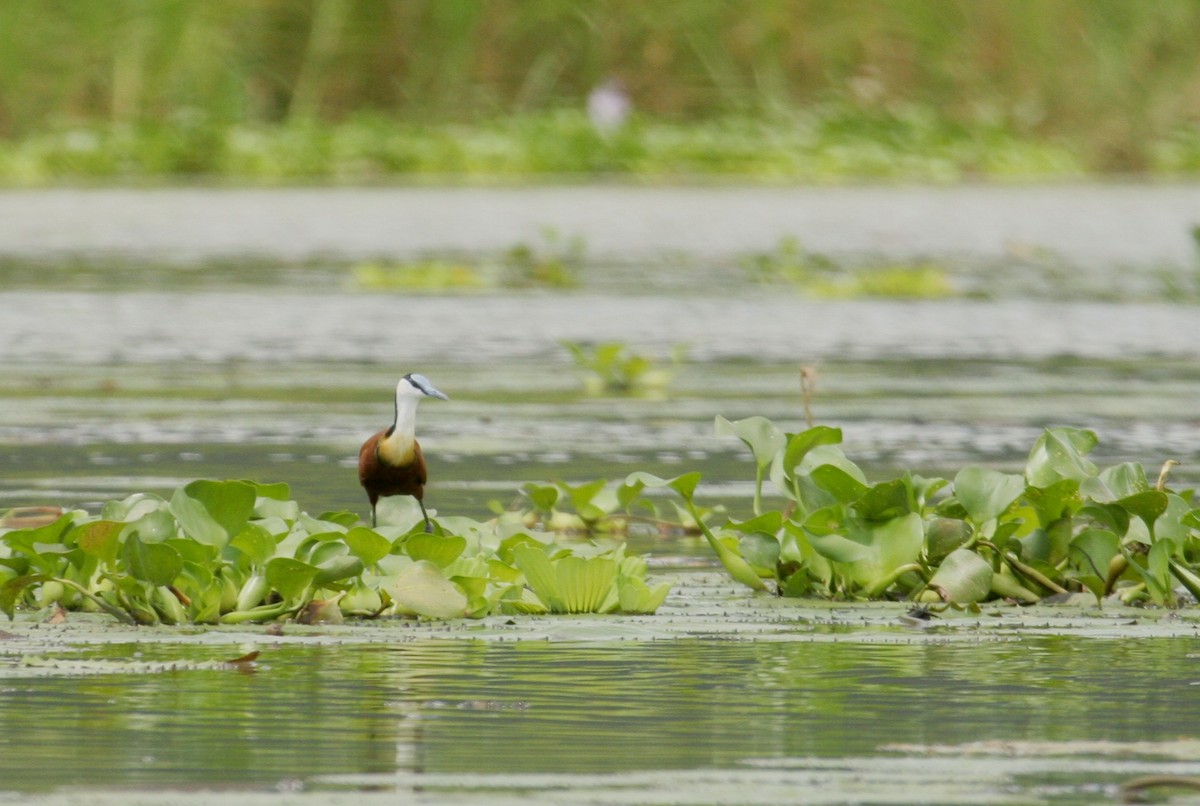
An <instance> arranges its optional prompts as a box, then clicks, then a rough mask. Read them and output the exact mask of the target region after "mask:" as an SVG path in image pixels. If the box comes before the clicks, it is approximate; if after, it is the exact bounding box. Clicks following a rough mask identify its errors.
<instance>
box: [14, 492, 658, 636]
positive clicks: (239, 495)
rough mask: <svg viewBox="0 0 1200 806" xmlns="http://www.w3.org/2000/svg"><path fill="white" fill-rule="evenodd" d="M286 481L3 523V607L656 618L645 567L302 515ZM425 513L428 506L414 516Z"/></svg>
mask: <svg viewBox="0 0 1200 806" xmlns="http://www.w3.org/2000/svg"><path fill="white" fill-rule="evenodd" d="M289 495H290V493H289V489H288V487H287V485H285V484H258V483H255V482H246V481H208V480H198V481H193V482H191V483H190V484H188V485H186V486H184V487H180V488H178V489H177V490H176V491H175V493H174V494H173V495H172V496H171V498H170V500H165V499H163V498H159V497H157V496H154V495H146V494H137V495H132V496H129V497H128V498H125V499H122V500H119V501H109V502H108V503H106V504H105V505H104V506H103V508H102V509H101V512H100V514H99V515H98V516H93V515H89V514H88V513H86V512H84V511H81V510H76V511H72V512H67V513H64V514H62V515H61V516H60V517H57V518H54V519H53V520H51V521H50V522H49V523H43V524H42V525H39V526H31V527H28V528H13V529H3V528H0V610H3V611H4V612H5V613H7V614H8V615H9V616H10V617H11V616H12V615H13V614H14V612H15V611H16V609H17V608H18V607H23V606H25V607H42V608H52V607H61V608H65V609H67V610H85V611H101V612H105V613H108V614H109V615H111V616H113V617H114V618H116V619H118V620H120V621H122V622H125V623H128V624H159V623H165V624H188V623H195V624H215V623H224V624H237V623H244V622H263V621H273V620H276V619H295V620H297V621H303V622H308V623H316V622H330V621H332V622H338V621H340V620H342V619H343V618H344V617H362V618H374V617H378V616H388V615H397V616H410V617H417V616H419V617H425V618H434V619H445V618H456V617H480V616H484V615H489V614H495V613H546V612H555V613H560V612H566V613H577V612H596V613H613V612H618V613H651V612H654V611H655V610H656V609H657V608H658V606H659V605H660V604H661V603H662V601H663V599H664V598H665V597H666V595H667V592H668V590H669V588H670V585H669V584H659V585H657V586H655V587H650V586H649V585H648V583H647V582H646V565H645V562H644V561H643V560H641V558H638V557H633V556H626V555H625V552H624V546H623V545H621V544H618V545H617V546H616V547H615V548H612V547H604V546H596V545H593V544H591V543H586V542H584V543H579V542H577V543H576V544H574V545H571V546H568V545H563V544H560V543H557V542H555V541H554V539H553V536H552V535H550V534H548V533H546V532H540V531H536V530H532V529H528V528H525V527H524V526H523V525H522V522H521V519H520V518H511V517H508V518H497V519H495V520H493V521H489V522H487V523H480V522H477V521H473V520H471V519H468V518H462V517H453V518H444V519H441V520H439V521H438V523H437V530H436V533H434V534H426V533H424V532H423V531H422V530H421V527H422V525H423V521H422V520H421V519H420V517H419V514H418V513H416V512H415V511H411V512H410V511H409V510H408V509H402V508H400V505H399V504H396V505H394V506H393V507H392V508H390V509H389V511H390V512H392V513H394V514H393V516H392V518H391V520H392V521H393V523H392V524H391V525H385V526H380V527H379V528H378V529H370V528H367V527H365V526H362V525H361V524H360V523H359V518H358V516H357V515H355V514H354V513H350V512H327V513H323V514H321V515H318V516H316V517H313V516H311V515H308V514H307V513H305V512H303V511H301V509H300V506H299V504H297V503H296V502H295V501H293V500H291V499H290V497H289ZM412 509H414V510H415V507H414V508H412Z"/></svg>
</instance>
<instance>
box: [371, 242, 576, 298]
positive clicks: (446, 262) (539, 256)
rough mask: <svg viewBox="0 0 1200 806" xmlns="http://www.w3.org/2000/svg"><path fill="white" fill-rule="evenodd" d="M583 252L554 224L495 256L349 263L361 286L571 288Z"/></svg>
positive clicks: (456, 289)
mask: <svg viewBox="0 0 1200 806" xmlns="http://www.w3.org/2000/svg"><path fill="white" fill-rule="evenodd" d="M586 257H587V249H586V246H585V244H584V240H583V238H582V237H580V236H574V237H571V238H564V237H562V236H560V235H559V234H558V232H557V231H555V230H554V229H546V230H544V231H543V233H542V240H541V242H540V243H528V242H524V241H522V242H520V243H517V244H514V245H513V246H511V247H510V248H508V249H507V250H505V251H504V253H503V254H501V255H499V256H496V257H488V256H457V257H426V258H421V259H417V260H407V261H395V260H370V261H366V262H363V263H359V264H357V265H355V266H354V267H353V268H352V270H351V273H352V277H353V282H354V285H355V286H356V287H358V288H361V289H363V290H367V291H409V292H421V293H451V292H461V291H480V290H494V289H498V288H554V289H563V288H575V287H577V286H578V285H579V281H578V279H577V277H576V274H577V272H578V270H579V268H580V267H581V266H583V264H584V261H585V259H586Z"/></svg>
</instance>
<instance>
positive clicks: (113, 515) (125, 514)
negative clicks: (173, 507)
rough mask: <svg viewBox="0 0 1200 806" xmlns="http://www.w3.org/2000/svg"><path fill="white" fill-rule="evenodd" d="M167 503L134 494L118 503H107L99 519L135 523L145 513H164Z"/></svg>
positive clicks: (146, 494) (143, 494) (155, 497)
mask: <svg viewBox="0 0 1200 806" xmlns="http://www.w3.org/2000/svg"><path fill="white" fill-rule="evenodd" d="M167 508H168V505H167V502H166V501H164V500H163V499H161V498H159V497H158V496H157V495H150V494H148V493H134V494H133V495H130V496H127V497H126V498H123V499H121V500H120V501H108V502H107V503H105V504H104V506H103V507H102V508H101V510H100V517H101V518H103V519H104V520H108V521H126V522H128V521H135V520H137V519H138V518H141V517H142V516H143V515H145V514H146V513H147V512H152V511H154V510H163V511H166V510H167Z"/></svg>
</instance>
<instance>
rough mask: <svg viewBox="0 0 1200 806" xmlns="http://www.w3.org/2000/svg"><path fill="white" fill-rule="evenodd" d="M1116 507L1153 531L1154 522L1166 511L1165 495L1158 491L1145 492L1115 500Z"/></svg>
mask: <svg viewBox="0 0 1200 806" xmlns="http://www.w3.org/2000/svg"><path fill="white" fill-rule="evenodd" d="M1115 503H1116V505H1117V506H1119V507H1121V508H1122V509H1124V510H1125V511H1126V512H1128V513H1129V514H1130V515H1136V516H1137V517H1139V518H1141V519H1142V522H1143V523H1145V524H1146V528H1147V529H1151V530H1153V528H1154V522H1155V521H1156V520H1158V519H1159V517H1160V516H1161V515H1162V514H1163V513H1164V512H1166V511H1167V494H1166V493H1164V492H1162V491H1160V490H1146V491H1145V492H1140V493H1135V494H1133V495H1130V496H1127V497H1125V498H1121V499H1119V500H1117V501H1116V502H1115Z"/></svg>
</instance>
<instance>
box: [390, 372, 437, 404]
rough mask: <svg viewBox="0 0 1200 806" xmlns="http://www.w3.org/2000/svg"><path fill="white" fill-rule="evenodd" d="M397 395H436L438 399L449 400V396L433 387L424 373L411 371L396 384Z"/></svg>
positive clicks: (417, 396) (399, 396)
mask: <svg viewBox="0 0 1200 806" xmlns="http://www.w3.org/2000/svg"><path fill="white" fill-rule="evenodd" d="M396 397H397V398H401V397H415V398H422V397H436V398H437V399H438V400H449V399H450V398H449V396H447V395H446V394H444V393H442V392H439V391H438V390H437V389H434V388H433V384H432V383H430V382H429V379H428V378H426V377H425V376H424V375H419V374H417V373H416V372H410V373H409V374H407V375H405V376H404V377H403V378H401V379H400V383H398V384H396Z"/></svg>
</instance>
